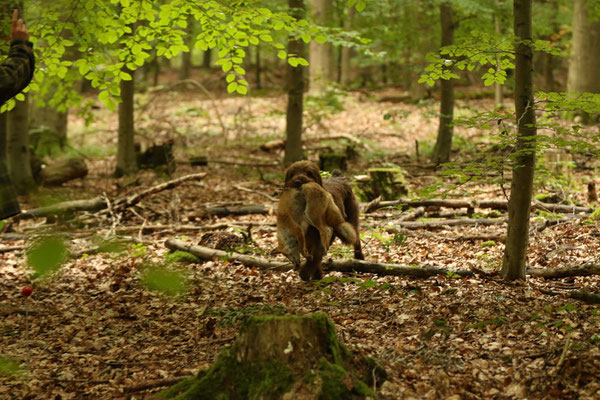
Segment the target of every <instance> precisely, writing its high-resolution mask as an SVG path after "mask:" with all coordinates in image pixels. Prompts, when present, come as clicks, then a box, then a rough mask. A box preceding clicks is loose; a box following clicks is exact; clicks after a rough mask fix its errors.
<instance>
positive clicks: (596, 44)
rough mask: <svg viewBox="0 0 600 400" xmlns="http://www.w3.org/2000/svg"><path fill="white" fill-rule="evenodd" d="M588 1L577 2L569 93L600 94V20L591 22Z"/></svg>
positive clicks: (580, 0) (574, 11)
mask: <svg viewBox="0 0 600 400" xmlns="http://www.w3.org/2000/svg"><path fill="white" fill-rule="evenodd" d="M590 18H591V13H590V7H589V6H588V5H587V0H575V7H574V10H573V45H572V47H571V57H570V60H569V79H568V83H567V91H569V92H590V93H600V68H598V66H599V65H600V20H598V19H595V20H593V21H592V20H591V19H590Z"/></svg>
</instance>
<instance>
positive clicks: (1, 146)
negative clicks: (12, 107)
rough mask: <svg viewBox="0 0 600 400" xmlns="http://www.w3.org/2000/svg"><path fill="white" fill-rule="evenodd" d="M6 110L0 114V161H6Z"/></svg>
mask: <svg viewBox="0 0 600 400" xmlns="http://www.w3.org/2000/svg"><path fill="white" fill-rule="evenodd" d="M7 117H8V112H3V113H1V114H0V162H6V149H7V143H8V141H7V137H8V126H7V123H8V118H7Z"/></svg>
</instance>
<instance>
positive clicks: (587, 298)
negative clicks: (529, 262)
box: [538, 289, 600, 304]
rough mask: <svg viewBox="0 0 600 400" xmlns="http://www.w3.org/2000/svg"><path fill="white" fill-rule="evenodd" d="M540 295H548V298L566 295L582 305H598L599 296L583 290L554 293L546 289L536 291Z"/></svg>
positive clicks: (599, 301)
mask: <svg viewBox="0 0 600 400" xmlns="http://www.w3.org/2000/svg"><path fill="white" fill-rule="evenodd" d="M538 290H539V291H540V292H541V293H544V294H547V295H550V296H562V295H565V294H566V295H567V297H568V298H570V299H575V300H579V301H583V302H584V303H587V304H600V295H598V294H595V293H590V292H588V291H585V290H573V291H570V292H566V293H564V292H556V291H554V290H547V289H538Z"/></svg>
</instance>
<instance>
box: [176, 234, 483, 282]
mask: <svg viewBox="0 0 600 400" xmlns="http://www.w3.org/2000/svg"><path fill="white" fill-rule="evenodd" d="M165 246H166V247H167V248H168V249H170V250H183V251H187V252H188V253H191V254H193V255H195V256H196V257H198V258H200V259H202V260H215V259H219V258H221V259H227V260H228V261H236V262H239V263H242V264H244V265H246V266H248V267H256V268H259V269H263V270H272V271H289V270H291V269H293V265H292V264H291V263H289V262H281V261H271V260H267V259H264V258H259V257H254V256H247V255H244V254H239V253H235V252H226V251H222V250H216V249H211V248H209V247H204V246H197V245H193V244H189V243H185V242H182V241H181V240H177V239H168V240H167V241H166V242H165ZM323 266H324V267H325V268H326V270H327V271H339V272H361V273H371V274H377V275H394V276H410V277H414V278H428V277H431V276H437V275H445V276H460V277H465V276H472V275H473V272H472V271H452V270H448V269H443V268H434V267H409V266H405V265H400V264H392V263H377V262H372V261H362V260H355V259H344V260H331V259H330V260H327V261H325V262H323Z"/></svg>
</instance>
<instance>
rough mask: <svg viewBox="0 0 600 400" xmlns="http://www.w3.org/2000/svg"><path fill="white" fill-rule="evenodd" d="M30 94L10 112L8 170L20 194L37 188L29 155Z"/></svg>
mask: <svg viewBox="0 0 600 400" xmlns="http://www.w3.org/2000/svg"><path fill="white" fill-rule="evenodd" d="M28 99H29V96H28V95H27V94H26V93H25V101H17V103H16V105H15V108H13V109H12V110H11V111H10V112H9V113H8V139H7V140H8V149H7V156H8V171H9V174H10V178H11V180H12V183H13V185H15V188H16V190H17V192H18V193H19V194H27V193H29V192H30V191H32V190H33V189H35V181H34V179H33V174H32V172H31V164H30V157H29V133H28V131H29V101H28Z"/></svg>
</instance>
